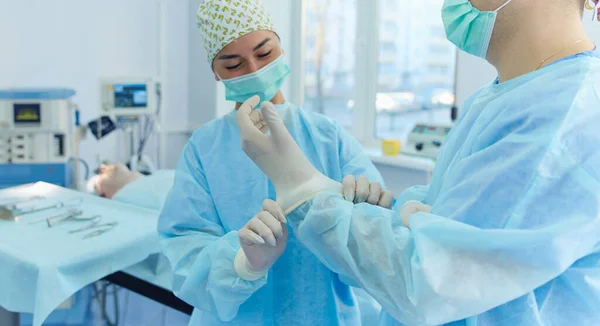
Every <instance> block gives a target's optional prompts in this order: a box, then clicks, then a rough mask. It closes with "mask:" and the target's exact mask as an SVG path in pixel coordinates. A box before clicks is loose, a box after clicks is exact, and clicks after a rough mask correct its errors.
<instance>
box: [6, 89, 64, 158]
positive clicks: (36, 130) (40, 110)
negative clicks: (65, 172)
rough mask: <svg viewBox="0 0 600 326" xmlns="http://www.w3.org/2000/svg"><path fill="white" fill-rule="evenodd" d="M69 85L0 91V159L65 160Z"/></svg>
mask: <svg viewBox="0 0 600 326" xmlns="http://www.w3.org/2000/svg"><path fill="white" fill-rule="evenodd" d="M74 94H75V91H73V90H68V89H13V90H6V91H0V163H64V162H65V161H66V160H67V159H68V158H69V157H70V156H71V146H70V144H71V141H72V139H71V136H72V133H73V127H74V125H75V123H74V114H73V111H74V110H73V108H74V106H73V104H72V103H71V101H70V98H71V97H72V96H73V95H74Z"/></svg>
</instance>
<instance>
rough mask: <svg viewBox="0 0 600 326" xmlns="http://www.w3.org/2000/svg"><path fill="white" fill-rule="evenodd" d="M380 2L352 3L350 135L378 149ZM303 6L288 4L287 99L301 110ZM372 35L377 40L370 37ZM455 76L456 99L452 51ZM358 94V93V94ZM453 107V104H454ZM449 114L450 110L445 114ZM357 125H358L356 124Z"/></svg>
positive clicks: (304, 2) (304, 0) (303, 0)
mask: <svg viewBox="0 0 600 326" xmlns="http://www.w3.org/2000/svg"><path fill="white" fill-rule="evenodd" d="M382 1H383V0H367V1H365V0H356V15H357V17H356V34H355V35H356V41H355V42H356V43H355V54H356V60H355V67H354V77H355V78H354V82H355V85H354V89H355V91H354V92H355V93H354V103H355V105H354V109H353V110H352V128H351V129H350V130H349V131H350V133H351V134H352V135H353V136H354V137H355V138H356V139H358V141H359V142H361V144H362V145H363V146H364V147H367V148H379V147H380V146H381V140H380V139H379V138H377V137H376V134H377V133H376V130H375V127H376V119H377V110H376V96H377V86H378V78H379V73H378V72H379V51H380V49H379V45H380V41H379V39H380V37H379V24H373V22H379V21H380V20H379V18H380V17H379V16H380V10H379V9H380V5H381V2H382ZM306 6H307V0H298V1H292V13H291V21H290V22H291V26H290V27H291V32H292V33H291V36H292V39H291V43H292V44H291V46H290V48H291V52H292V53H291V58H290V61H291V68H292V71H293V74H292V76H291V77H292V78H291V79H292V80H291V85H290V86H291V94H290V95H291V96H290V99H291V100H293V101H294V102H295V103H298V105H300V106H301V107H302V106H304V79H305V71H304V69H305V48H306V39H305V35H306V32H305V31H306V27H307V25H306V9H307V8H306ZM373 35H376V36H377V37H373ZM454 60H455V72H454V75H455V77H454V93H455V95H456V89H457V84H456V74H457V72H458V62H457V50H456V49H454ZM359 90H360V91H359ZM455 105H456V103H455ZM448 114H450V110H449V111H448ZM359 121H360V123H358V122H359Z"/></svg>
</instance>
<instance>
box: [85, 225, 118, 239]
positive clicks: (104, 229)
mask: <svg viewBox="0 0 600 326" xmlns="http://www.w3.org/2000/svg"><path fill="white" fill-rule="evenodd" d="M117 224H119V223H118V222H112V223H106V224H102V225H92V226H91V227H89V228H88V229H94V228H102V229H100V230H96V231H94V232H90V233H88V234H86V235H84V236H83V239H89V238H93V237H97V236H99V235H101V234H104V233H106V232H108V231H110V230H112V229H114V228H115V226H117Z"/></svg>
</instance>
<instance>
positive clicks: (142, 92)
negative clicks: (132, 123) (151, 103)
mask: <svg viewBox="0 0 600 326" xmlns="http://www.w3.org/2000/svg"><path fill="white" fill-rule="evenodd" d="M113 90H114V93H115V108H128V109H130V108H146V107H147V106H148V89H147V88H146V84H115V85H113Z"/></svg>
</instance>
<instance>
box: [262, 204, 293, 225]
mask: <svg viewBox="0 0 600 326" xmlns="http://www.w3.org/2000/svg"><path fill="white" fill-rule="evenodd" d="M262 210H263V211H266V212H269V213H270V214H271V215H273V216H274V217H275V218H276V219H277V220H279V222H281V223H287V220H286V218H285V214H284V213H283V209H281V206H279V204H277V203H276V202H275V201H273V200H271V199H267V200H265V201H263V204H262Z"/></svg>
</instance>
